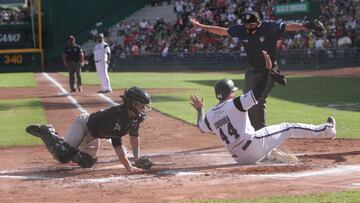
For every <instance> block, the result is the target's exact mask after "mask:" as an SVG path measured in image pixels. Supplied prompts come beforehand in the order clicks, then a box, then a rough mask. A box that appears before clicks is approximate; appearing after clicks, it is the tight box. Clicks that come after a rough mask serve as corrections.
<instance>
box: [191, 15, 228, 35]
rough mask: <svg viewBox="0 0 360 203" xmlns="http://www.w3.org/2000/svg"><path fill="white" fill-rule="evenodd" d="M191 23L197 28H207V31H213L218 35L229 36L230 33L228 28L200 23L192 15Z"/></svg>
mask: <svg viewBox="0 0 360 203" xmlns="http://www.w3.org/2000/svg"><path fill="white" fill-rule="evenodd" d="M190 23H191V24H193V26H194V27H196V28H201V29H203V30H206V31H208V32H211V33H213V34H216V35H220V36H228V35H229V33H228V29H227V28H224V27H219V26H213V25H204V24H201V23H199V21H197V20H196V19H195V18H192V17H190Z"/></svg>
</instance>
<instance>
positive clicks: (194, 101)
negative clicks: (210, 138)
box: [189, 95, 211, 133]
mask: <svg viewBox="0 0 360 203" xmlns="http://www.w3.org/2000/svg"><path fill="white" fill-rule="evenodd" d="M189 100H190V104H191V106H193V107H194V109H195V110H196V111H197V113H198V118H197V127H198V128H199V129H200V130H201V132H203V133H208V132H211V130H210V129H209V127H207V126H206V121H205V120H206V117H205V111H204V106H205V105H204V100H203V99H201V98H199V97H198V96H196V95H191V96H190V98H189Z"/></svg>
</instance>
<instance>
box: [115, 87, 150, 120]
mask: <svg viewBox="0 0 360 203" xmlns="http://www.w3.org/2000/svg"><path fill="white" fill-rule="evenodd" d="M121 97H122V98H123V102H124V104H125V105H126V106H127V107H128V108H129V110H130V111H132V112H134V114H135V117H137V118H141V119H145V118H146V117H147V116H148V115H149V113H150V111H151V107H150V104H151V99H150V95H149V94H148V93H146V92H145V91H144V90H142V89H141V88H139V87H135V86H134V87H130V88H129V89H128V90H126V91H125V92H124V95H122V96H121Z"/></svg>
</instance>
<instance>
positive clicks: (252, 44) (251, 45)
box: [190, 11, 313, 130]
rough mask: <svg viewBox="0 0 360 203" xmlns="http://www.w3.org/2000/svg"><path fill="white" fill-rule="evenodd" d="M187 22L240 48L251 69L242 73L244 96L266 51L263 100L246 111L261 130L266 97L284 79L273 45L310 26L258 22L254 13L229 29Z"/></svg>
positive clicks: (259, 71) (261, 68)
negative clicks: (268, 62) (267, 69)
mask: <svg viewBox="0 0 360 203" xmlns="http://www.w3.org/2000/svg"><path fill="white" fill-rule="evenodd" d="M190 22H191V23H192V24H193V26H194V27H197V28H202V29H204V30H206V31H208V32H211V33H213V34H217V35H220V36H231V37H236V38H238V39H239V41H240V42H242V43H243V44H244V47H245V52H246V55H247V59H248V62H249V64H250V66H251V68H250V69H247V70H246V73H245V84H244V89H243V91H244V93H246V92H248V91H250V90H252V89H253V88H254V87H255V85H256V84H257V83H258V81H259V80H260V79H261V75H262V73H263V72H264V71H265V61H264V59H263V56H262V51H263V50H264V51H266V52H267V53H268V54H269V56H270V59H271V61H272V70H271V72H270V76H271V77H270V78H269V79H268V82H267V84H266V89H265V91H264V93H263V96H262V97H261V98H260V99H259V100H258V104H257V105H255V106H253V107H252V108H251V109H250V110H249V111H248V113H249V117H250V121H251V124H252V126H253V127H254V128H255V130H259V129H261V128H263V127H265V109H266V97H267V96H268V94H269V93H270V91H271V89H272V88H273V86H274V83H275V82H277V83H279V84H281V85H283V86H286V80H285V78H284V76H282V75H280V69H279V67H278V65H277V62H276V43H277V40H278V39H279V38H281V37H282V36H283V34H284V32H286V31H301V30H305V31H307V30H311V31H312V29H311V28H312V27H310V26H312V25H313V23H310V22H308V21H307V22H304V23H303V24H300V23H291V24H285V23H284V22H274V21H261V20H260V17H259V14H258V13H257V12H254V11H251V12H246V13H245V14H244V15H243V17H242V22H243V24H241V25H233V26H231V27H229V28H223V27H218V26H211V25H204V24H201V23H199V22H198V21H197V20H195V19H194V18H190Z"/></svg>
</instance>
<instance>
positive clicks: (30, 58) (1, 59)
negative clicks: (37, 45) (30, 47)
mask: <svg viewBox="0 0 360 203" xmlns="http://www.w3.org/2000/svg"><path fill="white" fill-rule="evenodd" d="M39 63H40V54H39V53H3V54H0V68H1V67H14V66H39Z"/></svg>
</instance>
